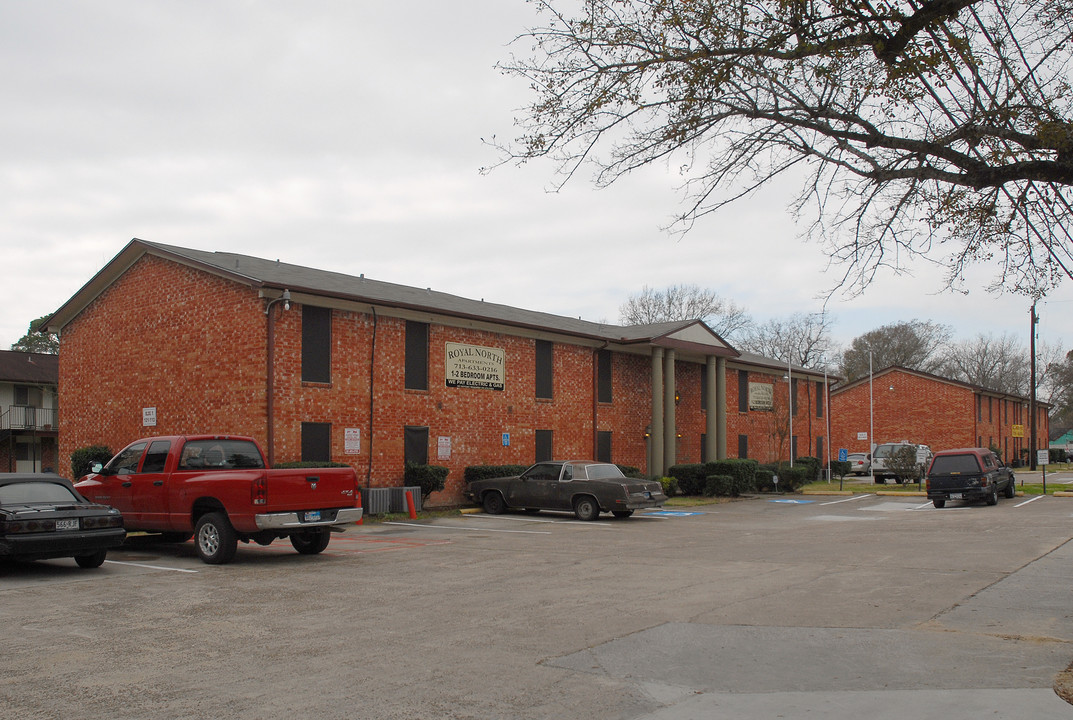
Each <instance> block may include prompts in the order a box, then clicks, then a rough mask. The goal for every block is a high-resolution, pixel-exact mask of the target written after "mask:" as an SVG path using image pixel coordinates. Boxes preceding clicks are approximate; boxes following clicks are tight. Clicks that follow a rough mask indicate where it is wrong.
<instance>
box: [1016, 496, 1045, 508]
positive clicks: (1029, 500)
mask: <svg viewBox="0 0 1073 720" xmlns="http://www.w3.org/2000/svg"><path fill="white" fill-rule="evenodd" d="M1044 497H1045V496H1044V495H1037V496H1036V497H1033V498H1029V499H1028V500H1025V501H1024V502H1019V503H1017V504H1016V505H1014V507H1024V506H1025V505H1027V504H1028V503H1034V502H1036V501H1037V500H1041V499H1043V498H1044Z"/></svg>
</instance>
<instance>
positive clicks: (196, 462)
mask: <svg viewBox="0 0 1073 720" xmlns="http://www.w3.org/2000/svg"><path fill="white" fill-rule="evenodd" d="M263 467H264V460H262V459H261V452H260V451H259V450H258V449H257V445H255V444H254V443H253V442H251V441H249V440H220V439H213V440H190V441H188V442H187V443H186V444H185V445H183V454H182V456H181V457H180V458H179V469H180V470H201V469H204V468H214V469H225V470H226V469H230V468H263Z"/></svg>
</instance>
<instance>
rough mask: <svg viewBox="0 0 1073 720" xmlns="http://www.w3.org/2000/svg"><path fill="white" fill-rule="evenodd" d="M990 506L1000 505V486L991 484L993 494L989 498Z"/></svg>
mask: <svg viewBox="0 0 1073 720" xmlns="http://www.w3.org/2000/svg"><path fill="white" fill-rule="evenodd" d="M987 504H988V505H998V485H996V484H995V483H992V484H991V494H990V495H988V496H987Z"/></svg>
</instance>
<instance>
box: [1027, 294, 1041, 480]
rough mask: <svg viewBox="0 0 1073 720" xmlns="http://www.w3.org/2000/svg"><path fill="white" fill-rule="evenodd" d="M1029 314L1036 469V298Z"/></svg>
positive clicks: (1032, 451)
mask: <svg viewBox="0 0 1073 720" xmlns="http://www.w3.org/2000/svg"><path fill="white" fill-rule="evenodd" d="M1029 316H1030V317H1031V320H1032V327H1031V333H1030V335H1029V342H1028V346H1029V353H1030V354H1031V355H1032V362H1031V368H1032V379H1031V381H1030V385H1031V394H1030V396H1029V397H1030V400H1029V405H1028V412H1029V413H1030V414H1031V417H1030V418H1029V419H1028V422H1029V438H1030V439H1029V442H1030V443H1031V446H1030V447H1029V450H1028V457H1029V462H1030V463H1031V465H1030V468H1029V469H1031V470H1035V469H1036V448H1037V444H1036V324H1037V323H1038V322H1039V317H1038V316H1037V315H1036V301H1035V300H1033V301H1032V309H1031V310H1030V311H1029Z"/></svg>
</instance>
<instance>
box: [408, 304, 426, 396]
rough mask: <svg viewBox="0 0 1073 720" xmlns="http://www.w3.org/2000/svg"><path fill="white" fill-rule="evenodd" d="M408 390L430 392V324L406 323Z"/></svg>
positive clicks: (411, 321) (410, 321)
mask: <svg viewBox="0 0 1073 720" xmlns="http://www.w3.org/2000/svg"><path fill="white" fill-rule="evenodd" d="M406 389H407V390H428V323H423V322H415V321H413V320H407V321H406Z"/></svg>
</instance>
